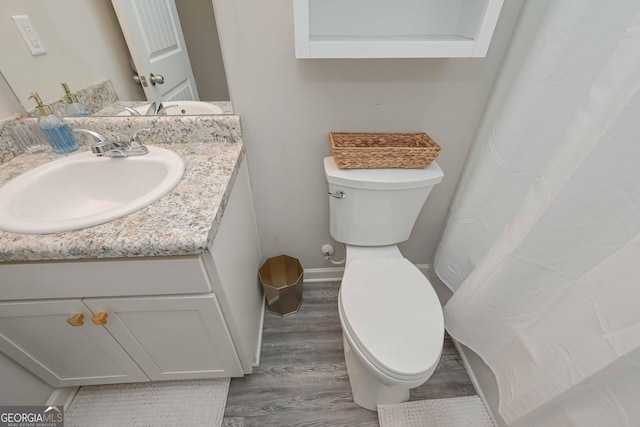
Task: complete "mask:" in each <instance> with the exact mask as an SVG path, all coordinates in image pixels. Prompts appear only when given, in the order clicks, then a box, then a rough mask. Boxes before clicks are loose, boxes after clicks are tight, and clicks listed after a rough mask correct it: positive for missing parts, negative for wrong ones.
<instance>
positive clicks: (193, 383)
mask: <svg viewBox="0 0 640 427" xmlns="http://www.w3.org/2000/svg"><path fill="white" fill-rule="evenodd" d="M229 382H230V379H229V378H216V379H207V380H188V381H162V382H157V383H136V384H113V385H99V386H85V387H81V388H80V391H78V394H77V395H76V397H75V398H74V399H73V402H72V403H71V405H70V406H69V409H68V410H66V411H65V420H64V421H65V423H64V425H65V426H74V427H86V426H91V427H105V426H118V427H125V426H207V427H209V426H216V427H218V426H220V425H221V424H222V419H223V417H224V408H225V405H226V403H227V393H228V392H229Z"/></svg>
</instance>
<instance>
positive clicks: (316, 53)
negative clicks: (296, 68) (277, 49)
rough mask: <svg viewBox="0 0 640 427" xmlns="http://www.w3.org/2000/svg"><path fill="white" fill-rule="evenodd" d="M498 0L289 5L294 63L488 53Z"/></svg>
mask: <svg viewBox="0 0 640 427" xmlns="http://www.w3.org/2000/svg"><path fill="white" fill-rule="evenodd" d="M502 3H503V0H293V16H294V24H295V25H294V26H295V45H296V58H462V57H483V56H485V55H486V53H487V49H488V47H489V43H490V42H491V36H492V35H493V30H494V29H495V26H496V22H497V21H498V16H499V15H500V10H501V8H502Z"/></svg>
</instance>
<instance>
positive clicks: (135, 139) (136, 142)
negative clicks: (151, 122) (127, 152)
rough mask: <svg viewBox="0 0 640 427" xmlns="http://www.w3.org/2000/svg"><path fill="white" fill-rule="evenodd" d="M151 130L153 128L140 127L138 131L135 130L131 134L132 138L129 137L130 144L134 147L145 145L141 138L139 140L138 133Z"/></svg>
mask: <svg viewBox="0 0 640 427" xmlns="http://www.w3.org/2000/svg"><path fill="white" fill-rule="evenodd" d="M150 131H151V128H146V129H138V130H137V131H135V132H134V133H133V135H131V138H129V145H130V146H131V147H132V148H135V147H143V146H144V145H143V144H142V143H141V142H140V140H138V134H139V133H140V132H150Z"/></svg>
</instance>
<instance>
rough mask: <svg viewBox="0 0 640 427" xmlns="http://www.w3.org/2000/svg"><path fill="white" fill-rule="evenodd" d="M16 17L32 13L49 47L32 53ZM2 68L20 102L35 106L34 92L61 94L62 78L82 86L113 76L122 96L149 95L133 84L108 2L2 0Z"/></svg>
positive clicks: (47, 96) (45, 96) (49, 97)
mask: <svg viewBox="0 0 640 427" xmlns="http://www.w3.org/2000/svg"><path fill="white" fill-rule="evenodd" d="M12 15H28V16H29V17H30V18H31V21H32V22H33V24H34V26H35V28H36V30H37V32H38V33H39V35H40V37H41V38H42V41H43V44H44V46H45V47H46V49H47V53H46V54H45V55H40V56H35V57H34V56H31V53H30V51H29V49H28V48H27V46H26V44H25V43H24V41H23V39H22V37H21V36H20V33H19V32H18V29H17V27H16V26H15V24H14V22H13V20H12V19H11V16H12ZM0 40H1V42H0V71H2V74H3V75H4V77H5V78H6V80H7V81H8V82H9V84H10V85H11V87H12V88H13V90H14V92H15V94H16V96H17V97H18V99H19V101H20V102H21V103H22V104H23V105H25V106H28V108H27V109H29V108H31V107H32V106H33V105H34V104H33V102H32V101H29V100H28V99H27V98H28V96H29V93H30V92H32V91H36V92H39V93H40V95H41V96H42V98H43V99H44V100H53V99H57V98H60V97H61V96H62V95H63V94H64V92H63V91H62V88H61V87H60V82H63V81H70V82H72V84H71V87H72V89H73V88H81V87H85V86H87V85H89V84H92V83H95V82H97V81H100V80H105V79H111V81H112V82H113V84H114V86H115V88H116V93H117V94H118V96H119V98H120V99H126V100H139V99H145V98H144V95H143V94H142V91H141V89H140V87H139V85H136V84H135V83H133V80H132V79H131V76H132V75H133V73H132V71H131V68H130V66H129V59H128V49H127V47H126V44H125V42H124V38H123V37H122V34H121V31H120V27H119V25H118V21H117V18H116V16H115V13H114V12H113V8H112V6H111V1H110V0H83V1H77V0H56V1H55V2H52V1H46V0H30V1H24V0H2V2H0Z"/></svg>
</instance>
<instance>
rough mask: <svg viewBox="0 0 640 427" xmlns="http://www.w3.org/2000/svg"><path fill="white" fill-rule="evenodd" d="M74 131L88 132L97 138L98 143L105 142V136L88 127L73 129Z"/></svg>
mask: <svg viewBox="0 0 640 427" xmlns="http://www.w3.org/2000/svg"><path fill="white" fill-rule="evenodd" d="M73 131H74V132H79V133H88V134H89V135H91V136H93V137H94V138H95V139H97V140H98V143H103V142H107V138H106V137H105V136H104V135H103V134H101V133H98V132H96V131H94V130H89V129H74V130H73Z"/></svg>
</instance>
